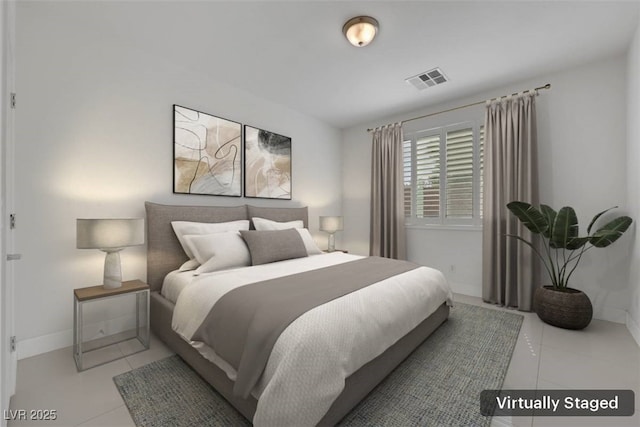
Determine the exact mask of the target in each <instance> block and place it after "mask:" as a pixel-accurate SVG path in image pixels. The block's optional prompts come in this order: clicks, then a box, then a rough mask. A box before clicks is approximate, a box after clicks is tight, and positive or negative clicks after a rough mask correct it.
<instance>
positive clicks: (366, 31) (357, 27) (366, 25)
mask: <svg viewBox="0 0 640 427" xmlns="http://www.w3.org/2000/svg"><path fill="white" fill-rule="evenodd" d="M342 32H343V33H344V35H345V37H346V38H347V40H349V43H351V44H352V45H354V46H356V47H363V46H366V45H368V44H369V43H371V41H372V40H373V38H374V37H375V36H376V33H377V32H378V21H376V20H375V19H374V18H372V17H370V16H356V17H355V18H351V19H349V20H348V21H347V23H346V24H344V27H342Z"/></svg>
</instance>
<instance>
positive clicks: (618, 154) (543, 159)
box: [343, 56, 632, 322]
mask: <svg viewBox="0 0 640 427" xmlns="http://www.w3.org/2000/svg"><path fill="white" fill-rule="evenodd" d="M545 83H551V84H552V89H551V90H549V91H542V92H541V95H540V96H539V97H538V98H537V100H536V102H537V106H538V108H537V117H538V133H539V137H538V143H539V170H540V199H541V201H542V202H543V203H545V204H549V205H551V206H552V207H555V208H556V209H559V208H560V207H562V206H565V205H569V206H572V207H574V208H575V209H576V211H577V213H578V217H579V219H580V222H581V224H582V225H583V230H584V228H585V227H586V225H588V222H589V221H590V219H591V217H592V216H593V215H594V214H596V213H597V212H600V211H601V210H604V209H605V208H608V207H611V206H614V205H619V206H620V207H621V209H620V210H619V213H622V212H625V211H626V210H627V207H626V206H625V205H626V200H627V189H626V179H627V176H626V158H625V156H626V146H625V135H626V117H627V116H626V61H625V57H623V56H617V57H613V58H606V59H604V60H602V61H600V62H596V63H592V64H587V65H584V66H581V67H578V68H573V69H569V70H565V71H562V72H558V73H555V74H552V75H545V76H539V77H538V78H536V79H534V80H530V81H524V82H521V83H517V84H513V85H508V86H505V87H502V88H497V89H495V90H491V91H487V92H483V93H479V94H477V95H475V96H472V97H469V98H466V99H458V100H454V101H451V102H449V103H447V104H442V105H438V106H435V107H433V108H429V109H424V110H420V111H412V112H407V113H405V114H403V115H402V116H398V117H386V118H381V119H378V120H376V121H374V122H369V123H364V124H362V125H359V126H354V127H352V128H349V129H346V130H344V131H343V139H344V146H343V168H344V171H343V176H344V178H345V181H344V189H343V194H344V201H343V212H344V215H345V231H344V234H343V239H344V240H343V241H344V243H343V245H344V246H345V248H347V249H350V250H352V251H354V252H359V253H366V252H367V251H368V241H369V237H368V236H369V191H370V190H369V181H370V166H369V162H370V155H371V154H370V149H371V148H370V144H371V137H370V135H369V134H367V132H366V129H367V128H369V127H374V126H378V125H381V124H385V123H389V122H393V121H398V120H401V119H405V118H410V117H415V116H419V115H422V114H427V113H431V112H436V111H440V110H444V109H447V108H451V107H455V106H459V105H463V104H467V103H470V102H474V101H478V100H482V99H487V98H491V97H495V96H499V95H503V94H507V93H513V92H517V91H521V90H523V89H527V88H533V87H537V86H542V85H544V84H545ZM428 93H429V92H428V90H427V91H426V92H424V96H425V97H428ZM476 116H477V117H476ZM474 118H479V119H480V120H482V118H483V112H482V109H480V110H479V111H478V110H473V109H470V110H469V111H467V110H461V111H457V112H455V113H452V114H448V115H438V116H435V118H432V119H425V120H424V121H422V122H423V123H422V124H423V126H424V128H428V127H433V126H436V125H439V124H440V123H441V122H447V121H448V122H450V123H456V122H457V121H460V120H472V119H474ZM416 126H418V124H417V123H416V122H412V123H411V127H416ZM407 237H408V239H407V240H408V254H409V259H411V260H413V261H416V262H419V263H422V264H425V265H430V266H434V267H436V268H438V269H440V270H442V271H443V272H444V273H445V275H447V277H448V279H449V280H450V281H451V283H452V287H453V288H454V291H456V292H460V293H465V294H470V295H476V296H479V295H481V289H482V285H481V277H482V275H481V273H482V262H481V261H482V260H481V241H482V233H480V232H478V231H477V230H470V231H460V230H447V229H445V230H434V229H413V228H412V229H408V236H407ZM631 240H632V239H631V237H630V236H624V237H623V238H622V239H621V240H620V241H619V242H617V243H616V245H615V246H612V247H610V248H607V249H604V250H593V251H590V252H588V253H587V254H586V255H585V256H584V257H583V261H582V265H581V268H580V269H579V271H577V272H576V273H575V274H574V278H573V279H572V285H573V286H575V287H577V288H579V289H581V290H583V291H585V292H586V293H587V294H588V295H589V297H590V298H591V300H592V302H593V304H594V316H595V317H596V318H599V319H607V320H612V321H616V322H624V319H625V310H626V309H627V308H628V299H629V297H630V293H631V292H630V288H629V284H628V274H627V272H628V268H629V263H630V259H629V257H628V256H627V255H626V254H627V253H628V251H629V246H630V244H631ZM451 266H454V271H451Z"/></svg>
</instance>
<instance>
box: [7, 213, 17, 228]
mask: <svg viewBox="0 0 640 427" xmlns="http://www.w3.org/2000/svg"><path fill="white" fill-rule="evenodd" d="M9 228H10V229H11V230H13V229H14V228H16V214H11V215H9Z"/></svg>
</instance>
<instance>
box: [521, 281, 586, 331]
mask: <svg viewBox="0 0 640 427" xmlns="http://www.w3.org/2000/svg"><path fill="white" fill-rule="evenodd" d="M533 308H534V310H535V312H536V313H537V314H538V317H539V318H540V319H541V320H542V321H543V322H545V323H548V324H549V325H553V326H557V327H559V328H564V329H584V328H586V327H587V325H588V324H589V323H590V322H591V319H592V318H593V307H592V305H591V301H590V300H589V297H588V296H587V295H586V294H585V293H584V292H582V291H579V290H577V289H572V288H565V289H563V290H561V291H559V290H555V289H553V286H544V287H542V288H538V289H536V291H535V293H534V295H533Z"/></svg>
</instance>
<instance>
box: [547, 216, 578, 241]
mask: <svg viewBox="0 0 640 427" xmlns="http://www.w3.org/2000/svg"><path fill="white" fill-rule="evenodd" d="M576 237H578V217H577V216H576V211H574V210H573V208H572V207H570V206H565V207H563V208H562V209H560V210H559V211H558V215H556V220H555V222H554V223H553V234H552V235H551V243H552V244H553V247H555V248H567V245H568V244H569V242H570V241H571V240H572V239H574V238H576Z"/></svg>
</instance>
